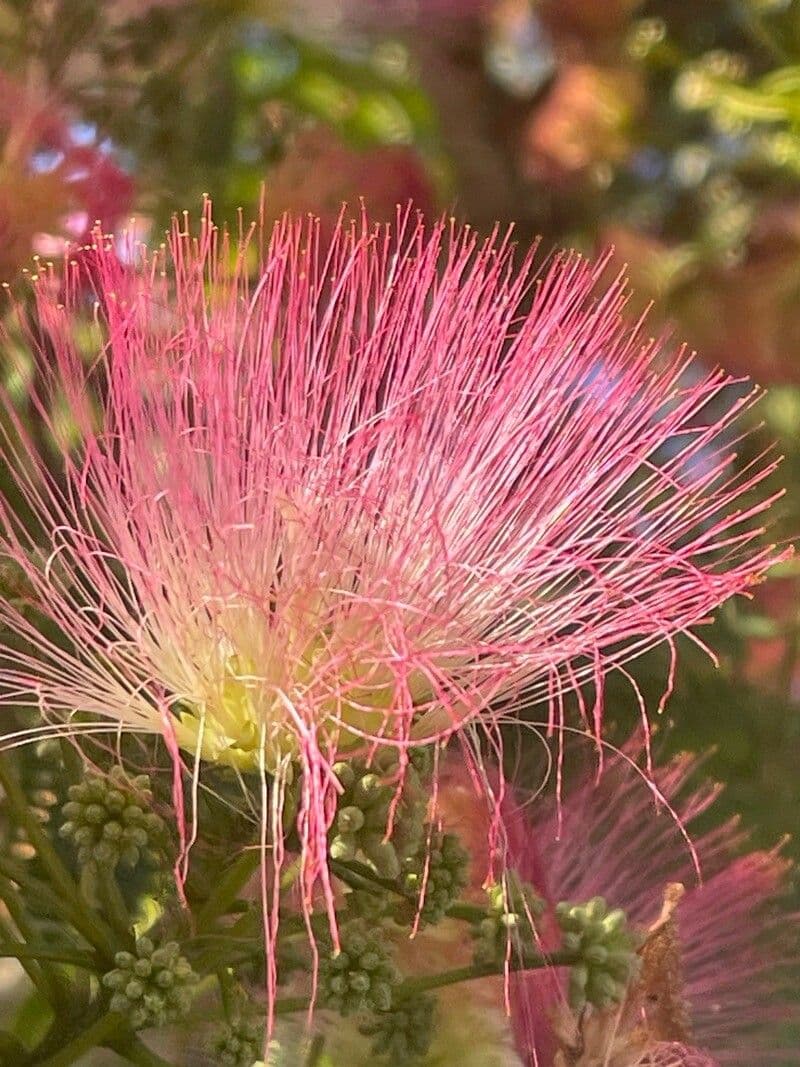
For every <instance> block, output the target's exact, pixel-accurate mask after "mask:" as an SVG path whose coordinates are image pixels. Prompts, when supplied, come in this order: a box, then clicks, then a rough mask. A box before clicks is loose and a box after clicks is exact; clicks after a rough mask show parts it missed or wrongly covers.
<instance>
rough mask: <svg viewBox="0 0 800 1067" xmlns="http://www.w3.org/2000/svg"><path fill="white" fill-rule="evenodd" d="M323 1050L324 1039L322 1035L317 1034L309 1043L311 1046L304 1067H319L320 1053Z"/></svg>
mask: <svg viewBox="0 0 800 1067" xmlns="http://www.w3.org/2000/svg"><path fill="white" fill-rule="evenodd" d="M324 1048H325V1038H324V1036H323V1035H322V1034H317V1036H316V1037H315V1038H314V1040H313V1041H312V1042H311V1046H310V1048H309V1050H308V1055H307V1056H306V1063H305V1067H319V1062H320V1060H321V1059H322V1052H323V1050H324Z"/></svg>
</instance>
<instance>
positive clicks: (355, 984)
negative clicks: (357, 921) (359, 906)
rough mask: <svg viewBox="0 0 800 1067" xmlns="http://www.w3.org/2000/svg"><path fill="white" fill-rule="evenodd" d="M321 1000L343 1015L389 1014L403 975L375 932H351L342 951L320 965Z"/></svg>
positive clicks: (346, 935)
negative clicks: (395, 988) (395, 990)
mask: <svg viewBox="0 0 800 1067" xmlns="http://www.w3.org/2000/svg"><path fill="white" fill-rule="evenodd" d="M319 977H320V1000H321V1003H323V1004H324V1005H325V1007H327V1008H331V1009H333V1010H334V1011H338V1012H339V1013H340V1014H342V1015H352V1014H354V1013H355V1012H359V1011H365V1010H366V1011H373V1012H382V1011H389V1009H390V1008H391V1006H392V990H393V987H394V986H396V985H397V984H398V982H399V981H400V976H399V974H398V973H397V970H396V969H395V967H394V964H393V963H392V962H391V959H390V958H389V953H388V952H387V950H386V948H385V947H384V946H383V944H382V943H381V941H380V938H379V937H378V936H377V935H376V934H375V933H374V932H370V933H365V932H363V931H362V930H360V929H350V930H347V931H346V932H345V933H344V938H343V943H342V950H341V952H339V953H338V955H331V956H329V957H328V958H327V959H325V960H323V961H322V962H321V963H320V975H319Z"/></svg>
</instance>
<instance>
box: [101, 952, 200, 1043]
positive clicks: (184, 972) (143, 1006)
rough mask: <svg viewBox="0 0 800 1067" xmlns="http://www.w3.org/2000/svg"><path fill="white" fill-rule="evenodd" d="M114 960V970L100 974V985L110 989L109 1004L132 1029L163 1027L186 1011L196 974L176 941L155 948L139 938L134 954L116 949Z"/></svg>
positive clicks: (183, 1014)
mask: <svg viewBox="0 0 800 1067" xmlns="http://www.w3.org/2000/svg"><path fill="white" fill-rule="evenodd" d="M114 962H115V963H116V965H117V966H116V967H115V968H114V970H113V971H109V972H108V973H107V974H105V975H103V985H104V986H105V987H106V989H110V990H111V991H112V996H111V1001H110V1004H109V1007H110V1008H111V1010H112V1011H115V1012H118V1013H119V1014H120V1015H124V1016H125V1017H126V1018H127V1020H128V1024H129V1025H130V1026H131V1027H132V1028H133V1029H134V1030H140V1029H143V1028H144V1027H147V1026H163V1025H164V1024H165V1023H168V1022H174V1021H175V1020H176V1019H180V1018H182V1017H183V1016H185V1015H186V1014H187V1012H188V1011H189V1007H190V1005H191V1001H192V996H193V995H194V989H195V986H196V984H197V981H198V977H197V975H196V974H195V972H194V971H193V970H192V967H191V964H190V963H189V962H188V960H186V959H185V958H184V957H183V956H181V954H180V946H179V945H178V943H177V942H176V941H167V942H165V944H163V945H161V946H159V947H158V948H157V947H156V946H155V945H154V944H153V942H152V941H151V940H150V938H148V937H141V938H139V940H138V941H137V942H136V953H135V954H134V953H132V952H118V953H117V954H116V956H115V957H114Z"/></svg>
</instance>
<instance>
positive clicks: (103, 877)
mask: <svg viewBox="0 0 800 1067" xmlns="http://www.w3.org/2000/svg"><path fill="white" fill-rule="evenodd" d="M97 881H98V886H99V889H100V899H101V901H102V903H103V910H104V911H105V913H106V915H107V917H108V919H109V920H110V922H111V925H112V926H113V928H114V930H115V931H116V933H118V934H119V935H120V937H122V938H123V940H124V941H126V942H131V941H132V940H133V931H132V929H131V917H130V915H129V914H128V908H127V906H126V904H125V901H124V899H123V896H122V893H121V892H120V888H119V886H118V885H117V880H116V878H115V877H114V872H113V871H112V870H111V869H110V868H109V867H98V869H97Z"/></svg>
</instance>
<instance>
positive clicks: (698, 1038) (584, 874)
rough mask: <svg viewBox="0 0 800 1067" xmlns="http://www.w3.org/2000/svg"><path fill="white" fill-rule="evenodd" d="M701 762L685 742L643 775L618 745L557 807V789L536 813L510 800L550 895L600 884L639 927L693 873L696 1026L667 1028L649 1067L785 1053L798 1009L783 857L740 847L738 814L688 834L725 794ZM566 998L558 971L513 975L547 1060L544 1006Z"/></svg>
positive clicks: (582, 893) (688, 944)
mask: <svg viewBox="0 0 800 1067" xmlns="http://www.w3.org/2000/svg"><path fill="white" fill-rule="evenodd" d="M698 763H699V761H698V759H697V758H696V757H693V756H688V755H684V756H678V757H676V758H674V759H673V760H672V761H670V762H669V763H668V764H666V765H665V766H663V767H659V768H657V769H656V771H655V774H654V778H653V780H652V781H648V780H647V779H646V778H645V776H644V775H643V774H642V772H641V771H640V770H639V769H638V768H636V767H635V765H634V764H633V761H632V760H629V758H628V756H627V755H621V756H618V757H614V758H613V759H612V760H611V761H609V763H608V765H607V768H606V770H605V772H604V775H603V776H602V778H601V780H600V783H599V784H596V783H595V781H594V780H591V779H588V778H587V780H586V781H585V783H584V784H583V785H579V787H578V788H576V789H574V790H573V791H572V792H570V793H568V794H567V795H566V796H565V798H564V802H563V805H562V806H561V808H560V812H559V810H558V805H557V804H556V802H553V803H552V804H550V805H548V804H547V803H538V804H537V805H536V806H535V807H534V808H533V809H532V816H533V818H532V821H530V820H529V817H528V815H527V813H524V812H523V811H522V810H520V809H517V810H516V811H513V810H512V809H511V807H510V806H509V808H508V810H507V812H506V816H507V819H508V823H509V827H510V837H509V852H510V859H511V861H512V862H513V861H514V859H515V857H516V858H517V859H518V860H521V862H522V864H523V867H524V866H525V864H527V865H528V866H530V864H531V862H532V858H531V857H532V856H533V855H535V856H536V857H537V860H536V864H537V870H539V871H544V872H545V880H546V889H547V891H548V894H549V895H550V896H551V898H552V899H554V900H576V901H581V900H587V899H590V898H591V897H593V896H595V895H599V896H603V897H605V898H606V899H607V900H608V901H609V902H610V903H611V904H612V905H613V906H614V907H621V908H623V909H624V910H625V911H626V913H627V914H628V917H629V918H630V920H631V921H632V922H634V923H637V924H639V925H640V926H641V927H643V928H646V927H647V926H649V925H650V924H651V923H652V922H653V920H654V919H656V918H657V916H658V912H659V908H660V902H661V897H662V893H663V891H664V889H665V887H666V886H667V885H668V884H669V883H674V882H682V883H683V884H684V886H685V887H686V894H685V896H684V897H683V898H682V900H681V902H680V904H679V907H678V911H677V929H678V937H679V941H680V951H681V969H682V981H681V989H680V991H679V992H680V996H681V998H682V999H683V1000H684V1001H685V1003H686V1006H687V1008H688V1016H689V1028H688V1029H689V1034H688V1035H681V1038H682V1040H680V1041H678V1040H671V1039H668V1037H669V1035H662V1037H663V1038H664V1039H663V1040H658V1041H657V1042H656V1043H655V1044H653V1045H651V1046H649V1048H648V1050H647V1052H646V1053H643V1054H642V1056H643V1058H642V1059H641V1061H640V1062H641V1065H642V1067H650V1065H653V1067H656V1065H658V1067H662V1065H668V1064H669V1065H670V1067H671V1065H673V1064H674V1065H675V1067H706V1065H708V1067H713V1064H715V1063H719V1064H720V1065H723V1067H724V1065H737V1064H741V1065H747V1067H761V1065H766V1064H769V1063H786V1062H787V1058H788V1057H789V1055H790V1052H791V1051H792V1047H793V1046H792V1045H791V1044H789V1042H791V1040H792V1039H791V1038H790V1037H788V1036H787V1037H783V1036H782V1033H781V1027H782V1026H785V1024H786V1023H787V1022H788V1021H790V1020H794V1021H795V1022H797V1020H798V1009H797V1002H796V998H795V995H794V986H793V983H791V982H790V977H789V971H788V967H789V965H791V964H792V963H793V962H796V958H797V957H796V948H797V938H796V933H795V934H793V933H792V931H796V924H797V920H798V916H797V915H790V914H788V913H786V912H785V911H782V910H781V908H780V898H781V896H782V895H783V893H784V892H785V890H786V882H787V874H788V871H789V863H788V861H787V860H785V859H784V858H782V857H781V856H780V854H779V852H778V851H777V850H773V851H768V852H767V851H755V852H752V851H751V852H747V851H745V850H744V848H743V846H744V845H745V843H746V836H745V834H744V833H743V832H742V830H741V828H740V827H739V825H738V822H737V821H736V820H735V819H732V820H729V821H728V822H726V823H724V824H722V825H719V826H717V828H716V829H713V830H710V831H706V832H704V833H701V834H700V835H699V836H697V837H696V838H694V837H693V835H692V834H691V829H692V825H693V823H695V821H696V820H698V819H699V818H700V817H701V816H703V815H705V813H706V812H707V811H708V809H709V807H710V806H711V805H712V804H713V802H714V800H715V799H716V797H717V796H718V794H719V788H718V787H716V786H713V785H710V784H704V785H697V784H696V771H697V767H698ZM693 780H695V781H693ZM657 796H659V797H661V798H662V800H663V801H664V803H659V802H657V801H656V800H655V797H657ZM670 809H671V810H670ZM689 839H691V840H692V849H690V847H689V845H688V843H687V841H688V840H689ZM692 850H694V854H693V851H692ZM698 869H699V871H700V876H698ZM539 884H541V882H539ZM543 888H545V887H543ZM558 999H559V994H558V992H557V990H556V989H554V980H553V977H552V976H545V977H542V976H541V975H531V976H526V977H525V978H523V979H521V980H520V981H519V982H518V983H517V985H516V989H515V994H514V998H513V1008H514V1022H515V1028H516V1033H517V1038H518V1044H519V1047H520V1051H521V1054H523V1055H524V1056H525V1057H526V1058H527V1061H528V1062H531V1063H534V1062H538V1063H545V1064H546V1063H547V1062H549V1061H548V1058H547V1057H548V1056H549V1055H551V1054H552V1044H551V1043H552V1033H551V1030H550V1023H549V1018H548V1009H547V1007H546V1006H547V1005H550V1007H551V1008H552V1007H553V1006H554V1005H555V1004H557V1003H558ZM653 1003H654V1004H656V1007H655V1008H653V1009H652V1010H654V1011H657V1010H658V1002H657V1001H655V1000H654V1001H653ZM651 1008H652V1005H651V1002H650V1000H649V999H645V1001H644V1008H643V1015H644V1018H643V1020H642V1021H643V1023H644V1024H645V1025H647V1024H648V1022H649V1024H650V1026H653V1027H654V1028H655V1029H656V1030H657V1024H655V1023H653V1020H652V1019H649V1020H648V1018H647V1012H648V1010H649V1009H651ZM656 1036H658V1035H656ZM675 1036H677V1035H672V1037H675ZM684 1041H688V1044H684V1043H683V1042H684ZM695 1045H696V1046H697V1048H694V1047H693V1046H695ZM690 1046H692V1047H690ZM699 1049H703V1050H707V1051H704V1052H700V1051H699ZM609 1055H611V1053H610V1051H609ZM537 1057H538V1058H537ZM648 1057H649V1058H648ZM611 1062H614V1063H616V1062H617V1061H616V1060H614V1059H613V1058H612V1061H611ZM620 1062H622V1061H620ZM638 1062H639V1061H636V1063H637V1064H638ZM792 1062H795V1061H794V1060H793V1061H792ZM626 1067H627V1063H626ZM631 1067H634V1065H633V1062H632V1063H631Z"/></svg>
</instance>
